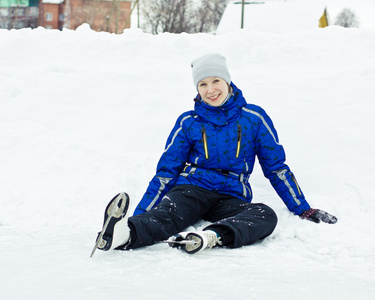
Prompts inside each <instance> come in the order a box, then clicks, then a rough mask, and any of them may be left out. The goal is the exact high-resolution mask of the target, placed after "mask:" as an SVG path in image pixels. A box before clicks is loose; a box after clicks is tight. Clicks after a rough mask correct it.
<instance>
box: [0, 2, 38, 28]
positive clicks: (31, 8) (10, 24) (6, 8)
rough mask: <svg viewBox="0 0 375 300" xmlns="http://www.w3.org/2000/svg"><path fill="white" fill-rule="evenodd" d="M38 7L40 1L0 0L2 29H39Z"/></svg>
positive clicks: (0, 24)
mask: <svg viewBox="0 0 375 300" xmlns="http://www.w3.org/2000/svg"><path fill="white" fill-rule="evenodd" d="M38 6H39V2H38V0H0V28H1V29H21V28H26V27H30V28H35V27H37V26H38V14H39V7H38Z"/></svg>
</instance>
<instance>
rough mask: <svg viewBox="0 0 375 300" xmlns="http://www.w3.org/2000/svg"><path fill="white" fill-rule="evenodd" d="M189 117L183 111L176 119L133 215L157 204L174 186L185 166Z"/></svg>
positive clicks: (187, 154) (188, 149)
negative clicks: (154, 173) (186, 126)
mask: <svg viewBox="0 0 375 300" xmlns="http://www.w3.org/2000/svg"><path fill="white" fill-rule="evenodd" d="M190 118H192V115H191V114H188V113H185V114H183V115H181V116H180V117H179V118H178V119H177V122H176V124H175V126H174V128H173V129H172V132H171V133H170V135H169V137H168V140H167V143H166V146H165V150H164V152H163V154H162V156H161V158H160V160H159V163H158V165H157V169H156V175H155V176H154V177H153V178H152V180H151V181H150V183H149V186H148V188H147V190H146V193H145V194H144V196H143V197H142V199H141V201H140V202H139V204H138V205H137V207H136V209H135V211H134V215H138V214H141V213H144V212H147V211H149V210H150V209H152V208H153V207H155V206H156V205H158V204H159V203H160V201H161V199H162V198H163V197H164V195H165V194H166V193H167V192H168V191H169V190H170V189H171V188H172V187H173V186H174V184H175V182H176V180H177V178H178V176H179V174H180V173H181V171H182V170H183V168H184V167H185V162H186V161H187V158H188V156H189V151H190V148H191V147H190V144H189V140H188V138H187V135H186V130H185V129H184V128H185V125H186V123H188V121H187V120H189V119H190Z"/></svg>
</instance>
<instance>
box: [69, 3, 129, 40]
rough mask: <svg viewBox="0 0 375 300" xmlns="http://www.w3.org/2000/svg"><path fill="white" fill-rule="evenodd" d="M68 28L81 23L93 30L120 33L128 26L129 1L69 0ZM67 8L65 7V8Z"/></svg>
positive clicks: (75, 26) (73, 27)
mask: <svg viewBox="0 0 375 300" xmlns="http://www.w3.org/2000/svg"><path fill="white" fill-rule="evenodd" d="M69 5H70V14H69V15H68V18H69V20H66V24H69V26H68V28H69V29H76V28H77V27H78V26H80V25H82V24H83V23H87V24H89V25H90V27H91V29H92V30H95V31H108V32H112V33H122V31H123V29H124V26H125V25H126V28H130V11H131V2H127V1H95V0H69ZM66 9H67V8H66Z"/></svg>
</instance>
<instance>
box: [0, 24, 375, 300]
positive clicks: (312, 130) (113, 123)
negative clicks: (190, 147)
mask: <svg viewBox="0 0 375 300" xmlns="http://www.w3.org/2000/svg"><path fill="white" fill-rule="evenodd" d="M213 51H217V52H221V53H222V54H224V55H225V56H226V57H227V60H228V65H229V68H230V70H231V74H232V79H233V82H234V83H235V84H236V85H237V86H239V87H240V88H241V89H242V90H243V92H244V95H245V97H246V98H247V100H248V102H251V103H255V104H258V105H260V106H262V107H263V108H264V109H265V110H266V111H267V112H268V114H269V115H270V116H271V117H272V119H273V121H274V123H275V126H276V128H277V130H278V133H279V136H280V141H281V143H282V144H283V145H284V147H285V149H286V151H287V157H288V161H287V162H288V164H289V165H290V166H291V168H292V169H293V171H294V173H295V174H296V176H297V178H298V181H299V183H300V185H301V187H302V189H303V191H304V193H305V195H306V197H307V199H308V201H309V202H310V204H311V205H312V206H313V207H316V208H321V209H324V210H327V211H328V212H330V213H332V214H334V215H336V216H337V217H338V218H339V221H338V223H337V224H336V225H327V224H314V223H311V222H308V221H303V220H300V219H299V218H298V217H295V216H293V215H292V214H291V213H289V211H287V209H286V207H285V206H284V204H283V203H282V201H281V200H280V199H279V198H278V196H277V195H276V193H275V192H274V191H273V190H272V188H271V186H270V184H269V183H268V181H267V180H266V179H265V178H264V177H263V175H262V174H261V171H260V169H259V167H258V168H256V170H255V172H254V174H253V176H252V178H251V182H252V186H253V189H254V194H255V199H254V201H258V202H264V203H266V204H268V205H270V206H271V207H273V208H274V209H275V211H276V212H277V214H278V217H279V224H278V227H277V228H276V230H275V232H274V234H273V235H272V236H271V237H269V238H268V239H266V240H265V241H263V242H262V243H259V244H256V245H253V246H249V247H243V248H240V249H235V250H228V249H212V250H211V251H205V252H203V253H201V254H198V255H195V256H188V255H186V254H184V253H181V252H179V251H177V250H175V249H172V248H169V247H168V246H167V245H165V244H158V245H155V246H152V247H148V248H145V249H139V250H136V251H130V252H111V253H103V252H100V251H97V253H96V254H95V256H94V257H93V258H92V259H90V258H89V255H90V252H91V249H92V247H93V244H94V241H95V238H96V234H97V232H98V231H99V230H100V228H101V223H102V215H103V210H104V208H105V206H106V204H107V202H108V201H109V200H110V199H111V198H112V197H113V196H114V195H115V194H116V193H117V192H119V191H122V190H125V191H127V192H128V193H129V194H130V196H131V198H132V200H133V201H134V202H133V204H132V208H134V207H135V205H136V203H137V201H138V200H139V199H140V197H141V196H142V194H143V193H144V191H145V189H146V187H147V184H148V182H149V180H150V179H151V177H152V176H153V173H154V171H155V167H156V163H157V161H158V158H159V156H160V155H161V153H162V151H163V148H164V143H165V141H166V138H167V135H168V134H169V132H170V130H171V128H172V126H173V125H174V122H175V120H176V118H177V116H178V115H179V114H180V113H181V112H183V111H185V110H189V109H191V108H192V107H193V101H192V99H193V97H194V96H195V90H194V87H193V84H192V79H191V73H190V61H191V60H192V59H193V58H195V57H196V56H198V55H201V54H203V53H206V52H213ZM0 56H1V58H2V59H1V60H0V91H1V96H0V107H1V109H0V153H1V155H0V170H1V172H0V286H1V298H2V299H90V300H91V299H176V298H180V299H288V300H290V299H301V298H303V299H340V300H342V299H373V298H374V296H375V290H374V286H373V283H374V278H375V276H374V267H375V257H374V253H375V241H374V234H373V230H374V229H373V228H374V226H375V221H374V217H373V212H374V208H375V204H374V203H375V202H374V198H375V187H374V179H375V178H374V171H373V170H374V169H375V164H374V161H375V157H374V141H373V137H374V128H375V121H374V108H375V104H374V99H375V85H374V82H375V31H374V30H370V29H349V30H346V29H343V28H339V27H329V28H326V29H313V30H306V31H297V32H290V33H286V34H280V35H273V34H269V33H261V32H252V31H246V30H244V31H236V32H233V33H231V34H223V35H218V36H211V35H205V34H197V35H187V34H181V35H173V34H161V35H159V36H151V35H147V34H143V33H142V32H140V31H138V30H127V31H126V32H125V33H124V34H122V35H111V34H106V33H95V32H93V31H91V30H89V29H88V28H87V27H86V26H83V27H80V28H79V30H77V31H76V32H73V31H63V32H58V31H48V30H44V29H36V30H27V29H25V30H19V31H6V30H0ZM197 226H199V224H198V225H197Z"/></svg>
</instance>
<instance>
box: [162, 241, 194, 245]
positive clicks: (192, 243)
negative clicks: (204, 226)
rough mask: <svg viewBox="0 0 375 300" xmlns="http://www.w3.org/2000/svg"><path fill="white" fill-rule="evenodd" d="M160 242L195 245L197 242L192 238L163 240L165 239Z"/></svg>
mask: <svg viewBox="0 0 375 300" xmlns="http://www.w3.org/2000/svg"><path fill="white" fill-rule="evenodd" d="M162 243H168V244H179V245H196V244H198V242H196V241H193V240H182V241H171V240H165V241H162Z"/></svg>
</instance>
